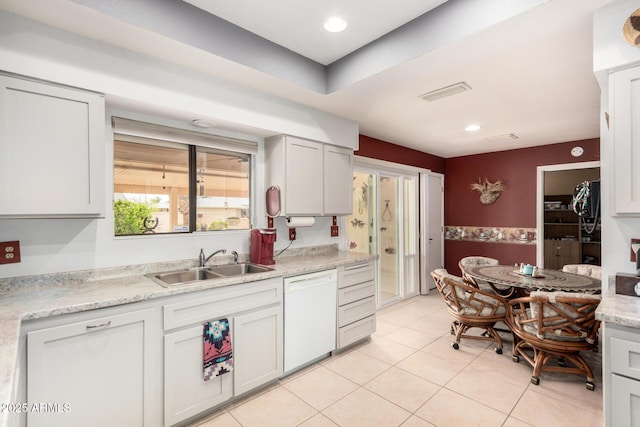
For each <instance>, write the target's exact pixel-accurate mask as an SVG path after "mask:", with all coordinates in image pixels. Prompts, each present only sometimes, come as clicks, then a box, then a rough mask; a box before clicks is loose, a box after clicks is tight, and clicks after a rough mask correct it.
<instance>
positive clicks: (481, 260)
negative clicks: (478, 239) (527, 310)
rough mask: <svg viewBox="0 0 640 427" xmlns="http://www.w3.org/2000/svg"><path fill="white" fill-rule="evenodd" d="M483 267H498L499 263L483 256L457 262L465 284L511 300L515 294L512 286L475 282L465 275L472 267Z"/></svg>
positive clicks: (470, 257) (469, 257) (481, 281)
mask: <svg viewBox="0 0 640 427" xmlns="http://www.w3.org/2000/svg"><path fill="white" fill-rule="evenodd" d="M484 265H500V261H498V260H497V259H495V258H489V257H485V256H467V257H464V258H462V259H461V260H460V261H458V267H460V271H461V272H462V278H463V279H464V281H465V282H467V283H470V284H472V285H473V286H475V287H477V288H480V289H484V290H492V291H493V292H496V293H497V294H498V295H500V296H501V297H503V298H511V297H512V296H513V295H514V294H515V292H516V290H515V288H514V287H513V286H504V285H494V284H493V283H490V282H486V281H483V280H477V279H475V278H474V277H472V276H470V275H468V274H467V270H469V269H471V268H473V267H482V266H484Z"/></svg>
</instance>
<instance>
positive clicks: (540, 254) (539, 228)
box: [536, 161, 600, 267]
mask: <svg viewBox="0 0 640 427" xmlns="http://www.w3.org/2000/svg"><path fill="white" fill-rule="evenodd" d="M599 167H600V162H599V161H593V162H579V163H563V164H559V165H544V166H538V171H537V173H538V177H537V184H536V236H537V237H536V239H537V240H538V244H536V265H539V266H543V267H544V173H545V172H552V171H564V170H574V169H590V168H599Z"/></svg>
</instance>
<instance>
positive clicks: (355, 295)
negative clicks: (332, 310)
mask: <svg viewBox="0 0 640 427" xmlns="http://www.w3.org/2000/svg"><path fill="white" fill-rule="evenodd" d="M375 291H376V284H375V264H374V263H373V261H370V262H364V263H358V264H354V265H349V266H344V267H339V268H338V319H337V325H338V330H337V343H336V344H337V345H336V347H337V348H338V349H341V348H344V347H347V346H349V345H351V344H353V343H355V342H357V341H360V340H362V339H364V338H367V337H369V336H370V335H371V334H372V333H374V332H375V331H376V315H375V314H376V301H375Z"/></svg>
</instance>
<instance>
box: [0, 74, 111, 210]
mask: <svg viewBox="0 0 640 427" xmlns="http://www.w3.org/2000/svg"><path fill="white" fill-rule="evenodd" d="M104 121H105V116H104V99H103V98H102V97H101V96H99V95H97V94H93V93H88V92H81V91H79V90H72V89H67V88H61V87H57V86H50V85H45V84H42V83H37V82H32V81H27V80H21V79H16V78H12V77H7V76H0V199H1V200H2V204H0V216H14V217H20V216H27V217H28V216H34V217H56V216H58V217H74V216H101V215H104V139H105V132H104Z"/></svg>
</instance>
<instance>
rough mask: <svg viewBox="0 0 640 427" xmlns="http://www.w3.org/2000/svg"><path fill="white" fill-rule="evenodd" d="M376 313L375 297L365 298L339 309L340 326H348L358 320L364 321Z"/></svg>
mask: <svg viewBox="0 0 640 427" xmlns="http://www.w3.org/2000/svg"><path fill="white" fill-rule="evenodd" d="M375 313H376V301H375V298H374V297H372V296H371V297H369V298H365V299H363V300H360V301H356V302H352V303H351V304H347V305H343V306H342V307H338V326H346V325H348V324H349V323H353V322H355V321H356V320H360V319H363V318H365V317H368V316H371V315H372V314H375Z"/></svg>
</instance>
